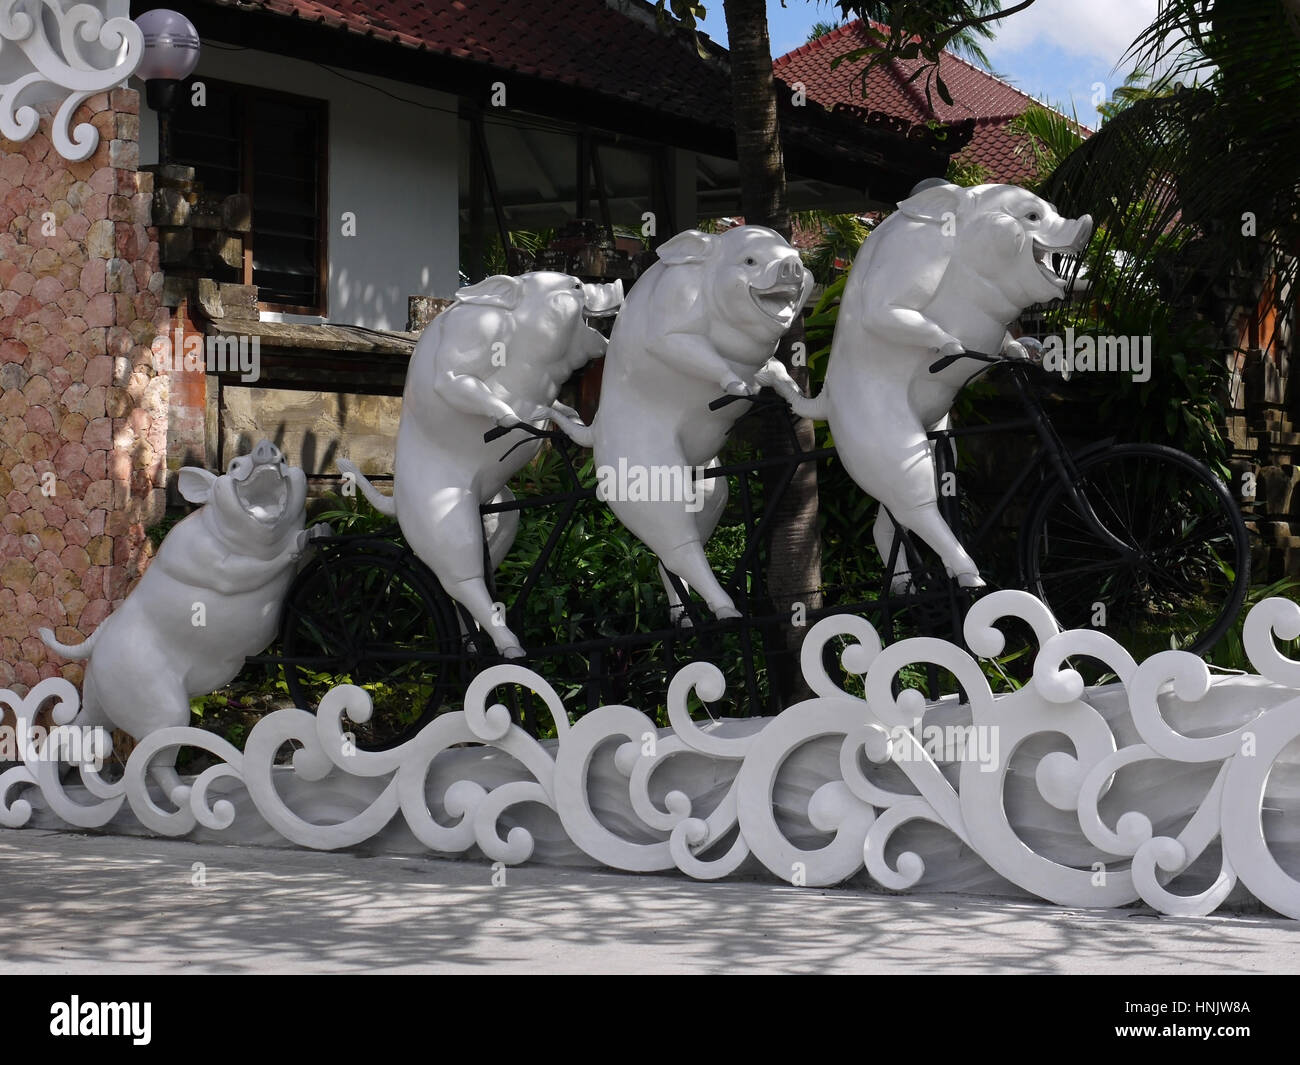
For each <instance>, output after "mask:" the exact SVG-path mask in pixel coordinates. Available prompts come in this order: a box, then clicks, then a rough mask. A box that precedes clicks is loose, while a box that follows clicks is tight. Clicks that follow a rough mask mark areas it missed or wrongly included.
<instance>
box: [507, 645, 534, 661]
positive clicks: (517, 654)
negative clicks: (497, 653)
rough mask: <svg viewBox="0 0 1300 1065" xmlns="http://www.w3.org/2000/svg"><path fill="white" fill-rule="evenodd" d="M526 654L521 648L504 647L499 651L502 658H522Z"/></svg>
mask: <svg viewBox="0 0 1300 1065" xmlns="http://www.w3.org/2000/svg"><path fill="white" fill-rule="evenodd" d="M527 654H528V652H527V651H525V650H524V649H523V648H522V647H519V646H517V645H516V646H515V647H505V648H502V650H501V657H502V658H523V657H525V656H526V655H527Z"/></svg>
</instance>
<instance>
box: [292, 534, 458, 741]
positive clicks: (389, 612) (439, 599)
mask: <svg viewBox="0 0 1300 1065" xmlns="http://www.w3.org/2000/svg"><path fill="white" fill-rule="evenodd" d="M280 640H281V653H282V655H283V656H284V659H285V661H284V676H285V681H286V683H287V685H288V688H289V694H290V696H291V697H292V698H293V700H294V705H296V706H299V707H301V708H302V709H304V710H312V711H314V710H315V709H316V707H317V706H318V705H319V703H320V700H321V698H322V697H323V696H324V695H325V693H326V692H327V691H329V690H330V688H332V687H334V686H335V685H338V684H356V685H358V686H359V687H362V688H364V689H366V691H367V692H369V693H370V698H371V701H372V704H373V710H372V713H371V716H370V720H369V721H367V722H365V723H363V724H355V725H351V726H349V727H350V728H351V730H352V732H353V733H354V735H355V736H356V740H357V746H358V747H361V748H362V749H365V750H384V749H386V748H389V747H394V746H396V745H398V744H400V743H402V742H404V741H405V740H406V739H409V738H410V737H411V736H412V735H414V734H415V733H416V732H417V731H419V729H420V728H421V727H422V726H423V725H424V724H425V723H426V722H427V721H428V720H429V719H430V718H431V717H433V716H434V715H435V714H436V713H438V711H439V710H440V709H441V708H442V706H443V705H444V704H445V702H446V700H447V699H448V698H450V697H452V696H453V695H454V694H455V693H456V692H457V691H458V690H459V688H460V684H459V681H460V680H461V674H462V671H463V663H461V662H459V661H458V660H457V659H458V658H459V657H460V656H461V640H460V634H459V628H458V626H457V623H456V616H455V612H454V611H453V610H452V608H451V604H450V602H449V600H448V599H447V596H446V594H445V593H444V592H443V591H442V588H441V587H440V586H439V585H438V583H437V580H436V579H435V578H434V577H433V576H432V574H429V573H428V572H427V571H426V570H424V568H423V566H421V565H420V564H419V563H418V562H416V561H415V560H414V559H413V558H412V557H411V556H410V555H409V554H408V553H407V552H405V551H403V550H402V549H401V548H400V547H398V546H397V545H396V544H392V543H389V542H387V541H384V540H379V539H367V540H364V541H362V542H360V543H346V542H341V543H337V544H332V545H326V546H323V547H321V548H320V549H319V551H318V554H317V557H316V558H314V559H313V560H312V561H311V562H310V563H308V565H307V566H305V567H304V568H303V571H302V572H301V573H300V574H299V575H298V577H297V579H296V580H295V581H294V583H293V585H292V587H291V588H290V589H289V594H288V595H287V596H286V599H285V612H284V619H283V622H282V625H281V635H280Z"/></svg>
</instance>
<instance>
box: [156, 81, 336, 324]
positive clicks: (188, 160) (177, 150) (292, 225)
mask: <svg viewBox="0 0 1300 1065" xmlns="http://www.w3.org/2000/svg"><path fill="white" fill-rule="evenodd" d="M194 81H202V82H203V85H204V87H205V95H206V100H205V102H204V106H202V107H194V106H192V103H191V101H192V100H193V92H192V86H193V83H194ZM327 123H328V114H327V110H326V104H325V102H324V101H323V100H313V99H310V98H308V97H304V96H291V95H289V94H287V93H280V92H272V91H271V90H268V89H257V88H253V87H251V86H246V85H233V84H230V83H228V82H221V81H215V80H213V79H211V78H197V79H192V80H191V81H190V82H189V83H187V84H186V85H185V86H184V88H183V89H182V91H181V93H180V94H179V96H178V104H177V108H176V112H175V115H174V116H173V118H172V127H171V158H170V159H169V160H167V161H168V162H172V163H179V164H181V165H184V166H192V167H194V170H195V177H196V179H197V180H198V181H200V182H201V183H202V185H203V190H204V195H205V196H210V197H214V198H220V197H225V196H230V195H232V194H234V193H239V192H243V193H247V194H248V195H249V196H250V197H251V198H252V204H253V231H252V233H251V234H250V239H249V240H248V241H247V242H246V244H245V250H244V265H243V270H242V283H243V284H246V285H256V286H257V289H258V299H259V301H260V303H261V305H262V306H263V307H264V308H265V309H267V310H274V311H289V312H294V313H298V314H324V313H325V279H326V269H325V231H324V219H325V174H326V169H325V166H326V153H325V149H326V129H327V128H328V126H327Z"/></svg>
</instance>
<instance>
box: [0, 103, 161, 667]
mask: <svg viewBox="0 0 1300 1065" xmlns="http://www.w3.org/2000/svg"><path fill="white" fill-rule="evenodd" d="M82 121H89V122H90V123H91V124H92V125H94V126H96V127H97V128H98V129H99V131H100V138H101V139H100V145H99V148H98V149H97V150H96V152H95V154H94V155H93V156H91V157H90V158H89V159H87V160H86V161H85V162H82V163H68V162H66V161H65V160H64V159H62V158H61V157H60V156H59V155H58V154H57V153H56V152H55V151H54V150H53V148H52V146H51V144H50V141H49V139H48V137H47V136H45V133H44V130H45V129H46V128H47V125H46V123H45V122H43V123H42V131H41V132H38V133H37V134H36V135H34V136H33V137H32V138H31V139H29V140H27V141H26V142H23V143H21V144H15V143H13V142H10V141H6V140H4V139H3V138H0V688H14V689H16V690H17V691H19V692H25V691H26V690H27V688H29V687H30V686H31V685H33V684H35V683H37V681H38V680H40V679H41V678H43V677H48V676H55V675H62V676H64V677H67V678H68V679H69V680H71V681H73V682H74V683H79V682H80V680H81V665H80V664H77V663H66V662H62V661H60V660H55V659H52V658H51V657H50V656H49V655H48V654H47V652H46V649H45V646H44V645H43V644H42V643H41V641H40V639H39V637H38V636H37V630H38V629H39V628H40V627H42V626H47V625H48V626H50V627H51V628H53V629H54V630H55V632H56V633H57V634H58V636H59V638H60V639H61V640H64V641H66V642H72V643H77V642H80V641H81V640H82V639H83V638H84V637H85V636H87V635H89V633H90V632H92V631H93V630H94V628H95V626H96V625H97V624H99V623H100V622H101V621H102V620H103V619H104V618H105V617H107V616H108V614H109V612H110V611H111V610H112V609H113V608H114V607H115V606H116V605H117V604H118V603H119V602H120V601H121V600H122V599H123V598H124V597H125V595H126V593H127V591H128V590H129V588H130V586H131V584H132V581H133V580H134V579H135V578H136V577H138V576H139V574H140V573H141V572H142V571H143V568H144V566H145V565H146V564H147V562H148V559H149V557H150V556H151V553H152V552H151V547H150V544H149V540H148V538H147V536H146V534H145V530H146V529H147V528H148V527H149V526H150V525H151V524H153V523H155V522H156V521H158V519H159V518H161V517H162V515H163V512H164V507H165V492H164V486H165V478H166V472H167V471H166V448H167V440H166V433H167V385H168V383H167V379H166V376H165V375H164V376H161V377H160V376H157V375H155V373H154V371H153V366H152V361H151V359H152V356H151V352H150V347H149V345H150V344H151V343H152V341H153V339H154V337H155V336H156V335H157V334H158V332H159V331H161V330H162V329H164V328H165V325H166V320H167V312H166V310H165V309H164V308H162V307H161V304H160V297H161V295H162V286H163V275H162V273H161V272H160V270H159V266H158V241H157V232H156V230H154V229H152V228H150V221H151V218H150V213H151V201H152V194H153V176H152V175H151V174H147V173H140V172H139V170H138V165H139V129H140V119H139V96H138V94H137V93H136V92H135V91H134V90H132V89H115V90H113V92H112V93H111V94H107V93H102V94H99V95H97V96H95V97H92V98H91V99H90V100H88V101H87V102H86V103H85V104H84V105H83V106H82V107H81V109H80V110H79V111H78V113H77V116H76V119H75V122H82Z"/></svg>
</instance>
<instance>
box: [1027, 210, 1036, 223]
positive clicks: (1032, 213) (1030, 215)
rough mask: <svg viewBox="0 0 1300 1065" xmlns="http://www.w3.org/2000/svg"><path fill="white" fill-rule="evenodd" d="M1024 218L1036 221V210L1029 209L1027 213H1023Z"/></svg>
mask: <svg viewBox="0 0 1300 1065" xmlns="http://www.w3.org/2000/svg"><path fill="white" fill-rule="evenodd" d="M1025 218H1026V219H1028V220H1029V221H1030V222H1037V221H1038V212H1037V211H1030V212H1029V213H1028V214H1027V215H1025Z"/></svg>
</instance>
